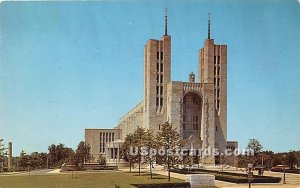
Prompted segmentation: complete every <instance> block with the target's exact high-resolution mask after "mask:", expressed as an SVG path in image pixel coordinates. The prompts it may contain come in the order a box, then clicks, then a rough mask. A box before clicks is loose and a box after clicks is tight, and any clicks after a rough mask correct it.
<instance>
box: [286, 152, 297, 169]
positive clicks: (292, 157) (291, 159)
mask: <svg viewBox="0 0 300 188" xmlns="http://www.w3.org/2000/svg"><path fill="white" fill-rule="evenodd" d="M286 161H287V164H288V165H289V167H290V168H291V169H293V168H294V167H295V165H296V164H297V163H298V160H297V153H296V151H289V152H288V154H287V155H286Z"/></svg>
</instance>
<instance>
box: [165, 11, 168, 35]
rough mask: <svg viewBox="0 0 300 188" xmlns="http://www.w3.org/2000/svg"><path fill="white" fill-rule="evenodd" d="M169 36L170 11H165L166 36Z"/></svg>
mask: <svg viewBox="0 0 300 188" xmlns="http://www.w3.org/2000/svg"><path fill="white" fill-rule="evenodd" d="M167 35H168V9H167V8H166V9H165V36H167Z"/></svg>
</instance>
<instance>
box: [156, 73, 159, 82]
mask: <svg viewBox="0 0 300 188" xmlns="http://www.w3.org/2000/svg"><path fill="white" fill-rule="evenodd" d="M156 82H157V83H159V75H156Z"/></svg>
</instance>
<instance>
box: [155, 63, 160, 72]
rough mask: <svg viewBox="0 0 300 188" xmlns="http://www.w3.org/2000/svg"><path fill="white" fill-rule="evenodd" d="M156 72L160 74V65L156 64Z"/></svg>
mask: <svg viewBox="0 0 300 188" xmlns="http://www.w3.org/2000/svg"><path fill="white" fill-rule="evenodd" d="M156 71H157V72H159V63H156Z"/></svg>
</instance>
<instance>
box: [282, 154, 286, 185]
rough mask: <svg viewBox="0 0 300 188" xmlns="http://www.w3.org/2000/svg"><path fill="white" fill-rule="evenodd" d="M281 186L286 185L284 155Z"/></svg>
mask: <svg viewBox="0 0 300 188" xmlns="http://www.w3.org/2000/svg"><path fill="white" fill-rule="evenodd" d="M282 163H283V184H286V182H285V155H283V161H282Z"/></svg>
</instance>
